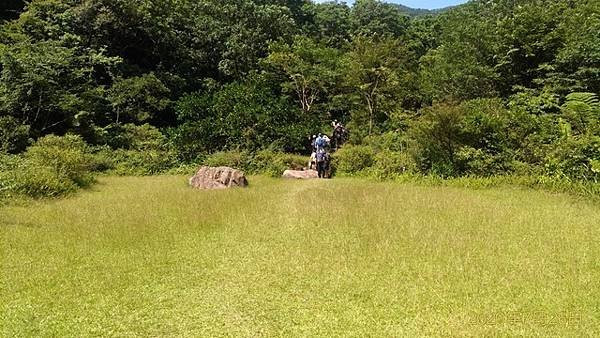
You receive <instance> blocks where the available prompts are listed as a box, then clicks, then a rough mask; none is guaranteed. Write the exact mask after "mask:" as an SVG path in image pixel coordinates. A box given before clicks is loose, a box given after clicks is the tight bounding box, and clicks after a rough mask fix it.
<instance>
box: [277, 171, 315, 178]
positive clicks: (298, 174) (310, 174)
mask: <svg viewBox="0 0 600 338" xmlns="http://www.w3.org/2000/svg"><path fill="white" fill-rule="evenodd" d="M283 178H294V179H299V180H307V179H313V178H319V173H318V172H317V171H316V170H286V171H284V172H283Z"/></svg>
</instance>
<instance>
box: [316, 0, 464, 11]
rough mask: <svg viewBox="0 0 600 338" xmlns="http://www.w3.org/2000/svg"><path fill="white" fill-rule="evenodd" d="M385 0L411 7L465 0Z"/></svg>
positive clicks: (424, 6) (439, 4)
mask: <svg viewBox="0 0 600 338" xmlns="http://www.w3.org/2000/svg"><path fill="white" fill-rule="evenodd" d="M316 1H317V2H325V1H327V0H316ZM345 1H346V2H347V3H348V4H352V3H353V2H354V0H345ZM387 2H395V3H399V4H402V5H404V6H408V7H412V8H425V9H435V8H443V7H448V6H454V5H459V4H464V3H465V2H467V0H388V1H387Z"/></svg>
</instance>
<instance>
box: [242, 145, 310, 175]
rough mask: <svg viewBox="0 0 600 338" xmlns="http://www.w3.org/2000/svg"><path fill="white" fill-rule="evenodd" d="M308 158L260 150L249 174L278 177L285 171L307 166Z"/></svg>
mask: <svg viewBox="0 0 600 338" xmlns="http://www.w3.org/2000/svg"><path fill="white" fill-rule="evenodd" d="M308 160H309V159H308V157H305V156H300V155H294V154H287V153H282V152H276V151H270V150H261V151H259V152H257V153H256V154H255V155H254V157H253V159H252V162H251V164H250V167H249V168H248V169H249V172H250V173H255V174H266V175H269V176H273V177H279V176H281V174H283V172H284V171H285V170H287V169H293V170H301V169H303V168H305V167H306V166H307V165H308Z"/></svg>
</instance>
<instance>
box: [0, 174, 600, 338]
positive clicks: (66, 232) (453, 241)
mask: <svg viewBox="0 0 600 338" xmlns="http://www.w3.org/2000/svg"><path fill="white" fill-rule="evenodd" d="M599 225H600V208H599V207H598V205H597V204H594V203H586V202H583V201H581V200H576V199H573V198H571V197H568V196H566V195H552V194H549V193H544V192H538V191H526V190H519V189H512V188H494V189H485V190H469V189H466V188H460V187H427V186H417V185H412V184H399V183H391V182H388V183H375V182H369V181H364V180H357V179H337V180H332V181H310V182H296V181H281V180H275V179H268V178H252V179H251V187H250V188H248V189H244V190H230V191H217V192H201V191H194V190H191V189H189V188H188V187H187V186H186V184H185V177H179V176H172V177H147V178H101V179H100V183H99V184H98V185H97V186H95V187H94V188H92V191H88V192H85V193H81V194H79V195H77V196H75V197H73V198H69V199H64V200H56V201H46V202H33V203H31V204H28V205H26V206H12V207H4V208H1V209H0V234H1V237H2V270H1V272H2V273H1V277H0V278H1V279H0V280H1V284H0V286H1V290H2V291H1V296H0V302H1V303H2V304H3V308H2V312H1V313H0V316H1V318H0V319H1V321H0V323H1V325H2V335H3V336H90V335H112V336H134V335H139V336H224V335H227V336H285V337H288V336H386V337H388V336H504V335H509V336H598V335H600V282H599V281H600V226H599Z"/></svg>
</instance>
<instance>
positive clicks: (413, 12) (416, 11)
mask: <svg viewBox="0 0 600 338" xmlns="http://www.w3.org/2000/svg"><path fill="white" fill-rule="evenodd" d="M313 1H316V0H313ZM327 1H331V0H320V1H316V2H317V3H323V2H327ZM342 1H343V0H342ZM342 1H341V2H342ZM382 1H383V2H386V3H388V4H390V5H394V6H397V7H398V8H400V10H401V11H402V12H404V13H406V14H408V15H409V16H411V17H416V16H423V15H435V14H440V13H443V12H446V11H448V10H451V9H452V8H456V7H459V6H462V5H456V6H448V7H444V8H437V9H424V8H413V7H408V6H406V5H403V4H401V3H400V1H401V0H382ZM343 2H346V4H347V5H348V6H350V7H352V6H353V5H354V2H355V1H353V0H346V1H343Z"/></svg>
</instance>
